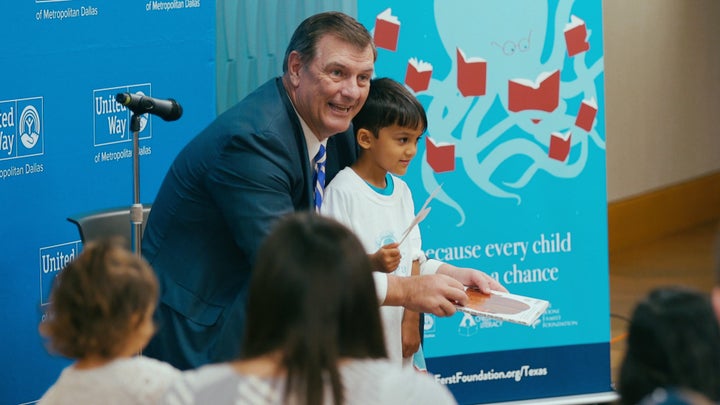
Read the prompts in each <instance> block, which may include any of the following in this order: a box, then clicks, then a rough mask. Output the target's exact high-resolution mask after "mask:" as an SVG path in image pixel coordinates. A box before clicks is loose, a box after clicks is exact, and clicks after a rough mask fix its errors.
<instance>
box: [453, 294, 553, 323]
mask: <svg viewBox="0 0 720 405" xmlns="http://www.w3.org/2000/svg"><path fill="white" fill-rule="evenodd" d="M465 293H467V296H468V298H469V301H468V304H467V305H465V306H462V305H457V309H458V310H460V311H463V312H467V313H468V314H471V315H478V316H484V317H487V318H493V319H498V320H501V321H507V322H513V323H519V324H521V325H526V326H532V325H533V324H534V323H535V321H537V319H538V318H540V315H542V314H543V313H544V312H545V311H546V310H547V308H548V306H549V305H550V302H549V301H546V300H541V299H537V298H531V297H526V296H523V295H517V294H510V293H506V292H500V291H492V293H491V294H484V293H483V292H481V291H480V290H478V289H476V288H474V287H466V289H465Z"/></svg>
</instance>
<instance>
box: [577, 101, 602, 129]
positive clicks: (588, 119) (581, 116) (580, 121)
mask: <svg viewBox="0 0 720 405" xmlns="http://www.w3.org/2000/svg"><path fill="white" fill-rule="evenodd" d="M597 110H598V107H597V102H595V98H594V97H593V98H591V99H590V100H583V102H582V104H580V111H578V115H577V118H575V126H576V127H578V128H582V129H584V130H585V131H587V132H590V130H591V129H592V126H593V123H594V122H595V115H597Z"/></svg>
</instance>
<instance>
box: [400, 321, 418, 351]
mask: <svg viewBox="0 0 720 405" xmlns="http://www.w3.org/2000/svg"><path fill="white" fill-rule="evenodd" d="M401 333H402V356H403V358H408V357H410V356H412V355H413V354H415V352H417V351H418V349H419V348H420V314H418V313H417V312H414V311H410V310H409V309H406V310H405V312H404V313H403V319H402V329H401Z"/></svg>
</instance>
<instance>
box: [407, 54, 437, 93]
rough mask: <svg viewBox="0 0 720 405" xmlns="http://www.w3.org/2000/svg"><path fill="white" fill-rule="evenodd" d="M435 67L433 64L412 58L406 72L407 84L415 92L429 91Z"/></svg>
mask: <svg viewBox="0 0 720 405" xmlns="http://www.w3.org/2000/svg"><path fill="white" fill-rule="evenodd" d="M432 70H433V67H432V65H431V64H429V63H427V62H423V61H419V60H417V59H415V58H410V60H409V61H408V64H407V70H406V71H405V84H407V85H408V87H410V88H411V89H413V91H414V92H416V93H417V92H419V91H423V90H427V89H428V87H430V77H431V76H432Z"/></svg>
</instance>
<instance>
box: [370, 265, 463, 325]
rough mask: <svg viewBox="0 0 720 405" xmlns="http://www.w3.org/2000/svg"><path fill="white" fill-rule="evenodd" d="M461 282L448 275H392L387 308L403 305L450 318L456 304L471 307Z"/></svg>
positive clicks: (410, 308)
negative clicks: (468, 304)
mask: <svg viewBox="0 0 720 405" xmlns="http://www.w3.org/2000/svg"><path fill="white" fill-rule="evenodd" d="M467 301H468V297H467V294H465V287H464V286H463V285H462V283H461V282H459V281H457V280H455V279H454V278H452V277H449V276H446V275H444V274H428V275H422V276H410V277H397V276H393V275H388V290H387V295H386V297H385V302H383V305H396V306H403V307H405V308H407V309H409V310H411V311H415V312H425V313H431V314H433V315H437V316H450V315H453V314H454V313H455V311H456V310H457V309H456V308H455V304H459V305H465V304H467Z"/></svg>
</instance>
